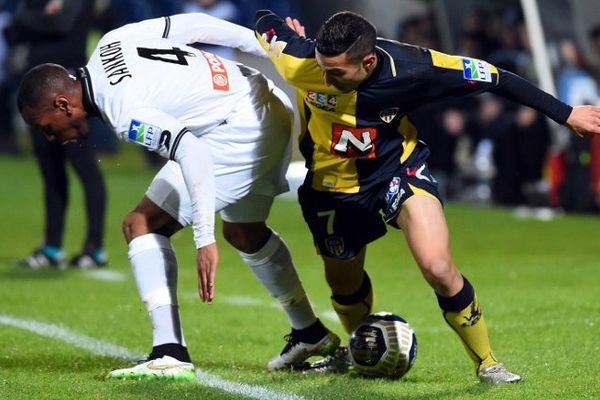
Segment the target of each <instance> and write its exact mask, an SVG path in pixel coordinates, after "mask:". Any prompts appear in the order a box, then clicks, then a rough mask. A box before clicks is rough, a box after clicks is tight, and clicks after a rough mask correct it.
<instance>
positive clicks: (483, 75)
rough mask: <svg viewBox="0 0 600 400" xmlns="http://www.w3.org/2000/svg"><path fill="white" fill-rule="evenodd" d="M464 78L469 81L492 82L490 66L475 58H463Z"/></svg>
mask: <svg viewBox="0 0 600 400" xmlns="http://www.w3.org/2000/svg"><path fill="white" fill-rule="evenodd" d="M462 66H463V77H464V78H465V79H466V80H468V81H479V82H492V72H491V71H490V65H489V64H488V63H487V62H485V61H482V60H477V59H475V58H463V59H462Z"/></svg>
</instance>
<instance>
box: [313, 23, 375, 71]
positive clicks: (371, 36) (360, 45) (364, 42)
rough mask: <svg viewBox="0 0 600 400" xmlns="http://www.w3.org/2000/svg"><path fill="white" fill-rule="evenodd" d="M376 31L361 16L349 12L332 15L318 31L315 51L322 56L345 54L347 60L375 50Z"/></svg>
mask: <svg viewBox="0 0 600 400" xmlns="http://www.w3.org/2000/svg"><path fill="white" fill-rule="evenodd" d="M376 41H377V29H375V27H374V26H373V24H371V23H370V22H369V21H367V20H366V19H365V18H364V17H363V16H361V15H358V14H356V13H353V12H350V11H341V12H339V13H337V14H334V15H332V16H331V17H330V18H329V19H328V20H327V21H325V23H324V24H323V25H322V26H321V29H319V33H318V34H317V41H316V44H317V50H318V52H319V53H321V54H323V55H324V56H337V55H339V54H342V53H347V56H348V58H349V59H356V58H360V57H363V56H365V55H366V54H368V53H370V52H372V51H374V50H375V43H376Z"/></svg>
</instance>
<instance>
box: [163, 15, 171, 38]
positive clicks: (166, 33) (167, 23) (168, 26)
mask: <svg viewBox="0 0 600 400" xmlns="http://www.w3.org/2000/svg"><path fill="white" fill-rule="evenodd" d="M170 30H171V17H169V16H166V17H165V30H164V31H163V34H162V37H163V38H165V39H166V38H167V37H169V31H170Z"/></svg>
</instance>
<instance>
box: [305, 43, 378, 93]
mask: <svg viewBox="0 0 600 400" xmlns="http://www.w3.org/2000/svg"><path fill="white" fill-rule="evenodd" d="M316 59H317V64H319V67H321V69H322V70H323V79H325V84H326V85H327V86H334V87H335V88H336V89H338V90H340V91H341V92H351V91H353V90H356V88H358V86H360V84H361V83H363V82H364V81H365V80H366V79H367V78H368V77H369V75H370V73H371V72H372V70H373V68H374V66H375V63H376V60H377V57H376V56H375V53H370V54H367V55H366V56H364V57H363V58H362V59H358V60H350V59H348V57H347V55H346V53H342V54H339V55H337V56H324V55H322V54H320V53H319V52H318V51H317V52H316Z"/></svg>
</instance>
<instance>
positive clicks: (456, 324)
mask: <svg viewBox="0 0 600 400" xmlns="http://www.w3.org/2000/svg"><path fill="white" fill-rule="evenodd" d="M444 319H445V320H446V322H447V323H448V325H450V327H451V328H452V329H454V331H455V332H456V333H457V334H458V336H459V337H460V339H461V341H462V343H463V345H464V346H465V349H466V350H467V354H468V355H469V357H471V360H473V362H474V363H475V368H477V371H479V370H480V369H481V368H485V367H487V366H488V365H492V364H496V363H497V362H498V361H496V358H495V357H494V353H492V347H491V345H490V338H489V335H488V329H487V325H486V323H485V320H484V319H483V314H482V313H481V308H480V306H479V301H478V300H477V296H475V295H474V296H473V301H472V302H471V304H469V305H468V306H467V307H465V308H463V309H462V310H460V311H458V312H451V311H444Z"/></svg>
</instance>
